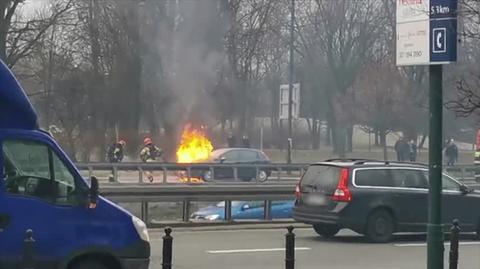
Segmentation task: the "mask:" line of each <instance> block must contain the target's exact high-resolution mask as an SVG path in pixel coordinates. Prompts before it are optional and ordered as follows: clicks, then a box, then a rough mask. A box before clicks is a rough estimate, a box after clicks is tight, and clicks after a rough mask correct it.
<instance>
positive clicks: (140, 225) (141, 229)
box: [132, 216, 150, 242]
mask: <svg viewBox="0 0 480 269" xmlns="http://www.w3.org/2000/svg"><path fill="white" fill-rule="evenodd" d="M132 222H133V226H135V229H136V230H137V233H138V236H140V238H141V239H142V240H144V241H147V242H150V237H149V236H148V230H147V225H145V222H143V221H142V220H141V219H139V218H137V217H135V216H132Z"/></svg>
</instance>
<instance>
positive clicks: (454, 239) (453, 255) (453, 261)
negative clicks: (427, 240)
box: [448, 219, 460, 269]
mask: <svg viewBox="0 0 480 269" xmlns="http://www.w3.org/2000/svg"><path fill="white" fill-rule="evenodd" d="M450 231H451V235H450V259H449V261H450V266H449V267H448V268H449V269H457V268H458V239H459V236H460V226H459V225H458V220H457V219H454V220H453V223H452V228H450Z"/></svg>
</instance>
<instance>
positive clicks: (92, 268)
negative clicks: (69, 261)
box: [71, 261, 111, 269]
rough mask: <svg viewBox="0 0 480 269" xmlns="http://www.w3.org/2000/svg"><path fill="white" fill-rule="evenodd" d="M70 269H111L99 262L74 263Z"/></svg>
mask: <svg viewBox="0 0 480 269" xmlns="http://www.w3.org/2000/svg"><path fill="white" fill-rule="evenodd" d="M71 269H111V268H108V267H107V266H105V265H104V264H103V263H101V262H97V261H84V262H79V263H76V264H75V265H73V266H72V267H71Z"/></svg>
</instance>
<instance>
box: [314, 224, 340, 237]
mask: <svg viewBox="0 0 480 269" xmlns="http://www.w3.org/2000/svg"><path fill="white" fill-rule="evenodd" d="M313 229H314V230H315V232H316V233H317V234H319V235H320V236H322V237H325V238H332V237H334V236H335V235H336V234H337V233H338V231H340V229H339V228H338V227H337V226H335V225H331V224H315V225H313Z"/></svg>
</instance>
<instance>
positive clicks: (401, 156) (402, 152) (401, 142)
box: [394, 137, 410, 162]
mask: <svg viewBox="0 0 480 269" xmlns="http://www.w3.org/2000/svg"><path fill="white" fill-rule="evenodd" d="M394 147H395V152H396V153H397V161H399V162H404V161H407V160H408V159H409V155H410V146H409V145H408V143H407V142H405V139H404V138H403V137H400V138H399V139H398V140H397V142H396V143H395V146H394Z"/></svg>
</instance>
